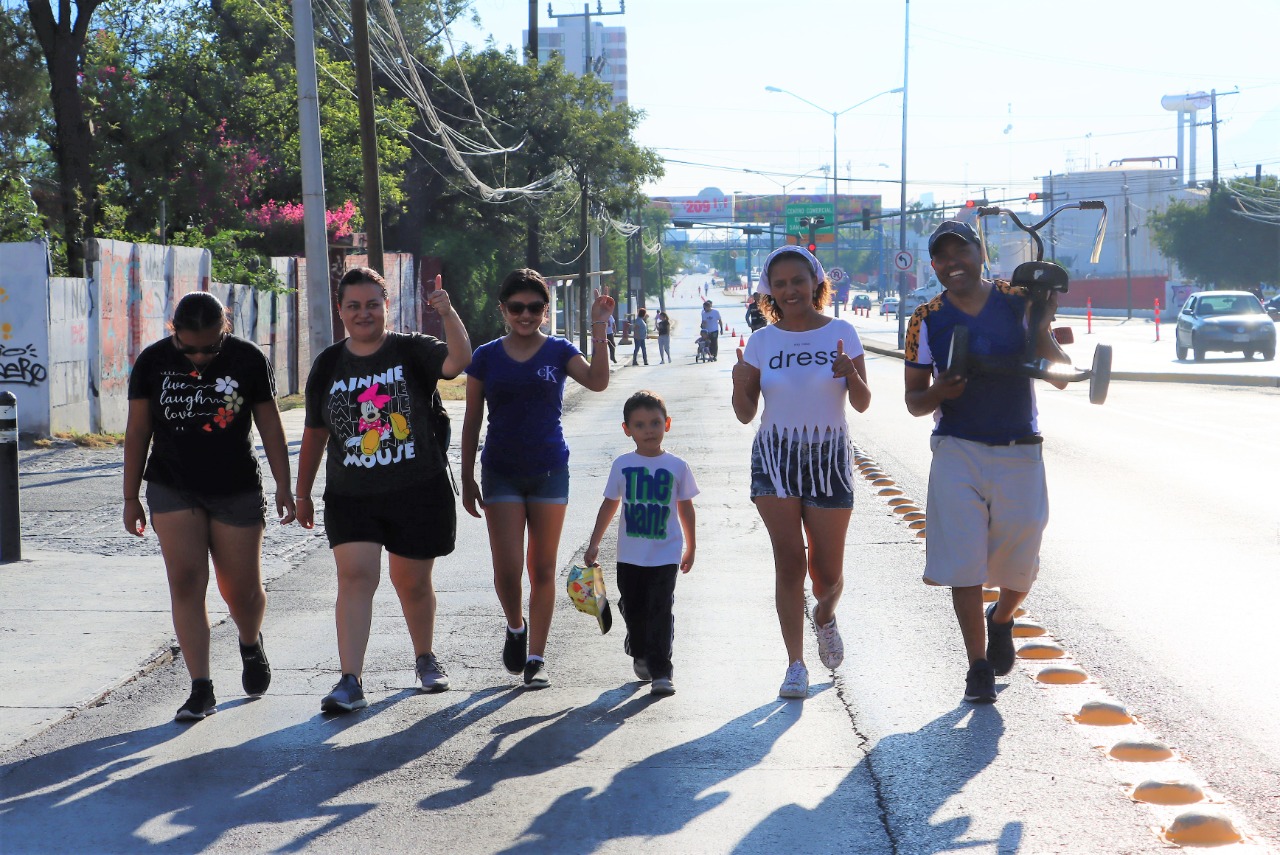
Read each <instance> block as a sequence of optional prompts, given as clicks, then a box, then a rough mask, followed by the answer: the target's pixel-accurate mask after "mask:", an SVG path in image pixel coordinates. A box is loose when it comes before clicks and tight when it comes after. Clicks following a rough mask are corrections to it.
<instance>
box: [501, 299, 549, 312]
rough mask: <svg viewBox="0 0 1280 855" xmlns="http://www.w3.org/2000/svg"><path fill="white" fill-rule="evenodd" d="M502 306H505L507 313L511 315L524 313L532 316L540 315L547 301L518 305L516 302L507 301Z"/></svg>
mask: <svg viewBox="0 0 1280 855" xmlns="http://www.w3.org/2000/svg"><path fill="white" fill-rule="evenodd" d="M502 305H504V306H506V307H507V311H508V312H510V313H511V314H513V315H523V314H524V313H525V312H528V313H530V314H532V315H540V314H542V311H543V309H545V308H547V301H546V300H534V301H533V302H532V303H520V302H517V301H516V300H508V301H507V302H505V303H503V304H502Z"/></svg>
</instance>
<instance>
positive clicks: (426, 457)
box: [297, 267, 471, 713]
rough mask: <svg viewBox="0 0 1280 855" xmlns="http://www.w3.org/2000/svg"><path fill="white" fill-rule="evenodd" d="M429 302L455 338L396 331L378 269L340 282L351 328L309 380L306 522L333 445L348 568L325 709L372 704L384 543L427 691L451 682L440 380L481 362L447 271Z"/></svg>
mask: <svg viewBox="0 0 1280 855" xmlns="http://www.w3.org/2000/svg"><path fill="white" fill-rule="evenodd" d="M427 302H428V303H429V304H430V305H431V307H432V308H433V309H435V310H436V312H438V313H439V315H440V317H441V319H442V320H443V321H444V328H445V332H446V333H447V335H448V344H445V342H442V341H440V340H439V339H436V338H433V337H431V336H425V335H405V334H402V333H395V332H390V331H388V330H387V289H386V287H385V285H384V284H383V280H382V276H381V275H380V274H379V273H378V272H377V271H376V270H373V269H371V268H368V267H356V268H353V269H351V270H348V271H347V272H346V274H345V275H344V276H343V277H342V280H341V281H340V282H339V283H338V313H339V315H340V316H341V317H342V323H343V325H344V326H345V327H346V328H347V338H346V339H344V340H342V341H340V342H338V343H337V344H335V345H332V346H331V347H329V348H326V349H325V350H324V351H323V352H322V353H321V354H320V355H319V356H318V357H317V358H316V361H315V363H314V364H313V365H312V367H311V376H310V377H309V378H308V380H307V427H306V430H305V431H304V432H303V435H302V448H301V449H300V450H299V452H298V489H297V501H298V522H299V523H301V524H302V526H303V527H304V528H311V527H312V526H314V525H315V508H314V506H313V505H312V503H311V488H312V486H313V485H314V483H315V477H316V473H317V472H318V471H319V469H320V460H321V458H322V457H323V456H324V453H325V449H326V446H327V448H328V453H329V461H328V465H327V467H326V469H325V479H326V483H325V491H324V502H325V520H324V527H325V534H327V535H328V538H329V546H330V547H331V548H332V549H333V558H334V562H335V563H336V564H337V566H338V599H337V604H336V606H335V609H336V612H337V615H336V618H337V620H336V623H337V627H338V661H339V663H340V666H341V668H342V674H341V675H340V677H339V679H338V682H337V683H336V684H334V687H333V690H332V691H330V692H329V694H327V695H325V697H324V698H323V699H322V700H321V701H320V709H321V710H322V711H324V712H332V713H339V712H350V711H351V710H355V709H360V708H362V707H365V706H368V701H366V700H365V697H364V688H363V684H362V683H361V673H362V672H363V671H364V655H365V650H366V648H367V647H368V645H369V627H370V622H371V621H372V619H373V594H374V591H376V590H377V588H378V580H379V578H380V576H381V567H382V550H383V549H386V551H387V555H388V563H389V564H390V567H391V584H392V585H393V586H394V587H395V589H396V594H397V595H398V596H399V597H400V607H401V609H402V610H403V612H404V619H405V623H406V624H407V625H408V627H409V636H410V638H411V639H412V640H413V646H414V655H415V657H416V662H415V664H416V668H417V672H418V680H419V684H420V687H421V690H422V691H424V692H440V691H444V690H445V689H447V688H449V677H448V675H447V674H446V673H445V670H444V668H443V667H442V666H441V665H440V663H439V662H438V661H437V660H436V656H435V653H434V651H433V650H432V641H433V635H434V627H435V611H436V593H435V588H434V587H433V586H432V582H431V570H432V567H433V566H434V563H435V559H436V558H437V557H439V556H441V555H448V554H449V553H450V552H452V551H453V546H454V538H455V533H456V522H457V510H456V508H455V506H454V498H453V491H452V489H451V488H450V486H449V473H448V472H447V471H446V468H447V463H446V461H445V458H444V450H443V449H441V448H440V444H439V442H438V440H437V438H436V436H435V435H434V430H433V427H434V426H433V420H432V415H431V413H432V403H433V398H434V395H433V393H434V392H435V390H436V382H437V381H438V380H440V379H442V378H445V379H448V378H453V377H457V376H458V375H459V374H461V373H462V370H463V369H464V368H466V367H467V366H468V365H469V364H470V363H471V341H470V340H469V339H468V338H467V330H466V328H465V327H463V325H462V320H461V319H460V318H459V317H458V313H457V312H455V311H454V310H453V307H452V306H451V305H450V303H449V295H448V294H447V293H445V292H444V291H442V290H440V277H439V276H437V277H436V281H435V288H434V290H432V291H431V293H430V294H429V295H428V296H427Z"/></svg>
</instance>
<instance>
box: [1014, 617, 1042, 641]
mask: <svg viewBox="0 0 1280 855" xmlns="http://www.w3.org/2000/svg"><path fill="white" fill-rule="evenodd" d="M1041 635H1044V627H1042V626H1041V625H1040V624H1038V623H1036V622H1035V621H1033V620H1020V621H1018V622H1017V623H1015V624H1014V625H1013V637H1014V638H1036V637H1038V636H1041Z"/></svg>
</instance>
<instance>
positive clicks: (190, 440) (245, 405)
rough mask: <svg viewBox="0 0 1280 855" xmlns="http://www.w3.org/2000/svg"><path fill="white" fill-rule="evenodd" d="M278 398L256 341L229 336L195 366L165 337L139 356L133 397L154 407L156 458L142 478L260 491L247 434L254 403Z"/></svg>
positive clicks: (217, 491)
mask: <svg viewBox="0 0 1280 855" xmlns="http://www.w3.org/2000/svg"><path fill="white" fill-rule="evenodd" d="M275 396H276V380H275V374H274V372H272V370H271V364H270V363H269V362H268V361H267V358H266V357H265V356H264V355H263V354H262V351H260V350H258V347H257V345H255V344H253V343H252V342H248V341H245V340H244V339H242V338H236V337H235V336H233V335H228V336H227V337H226V338H224V339H223V343H222V351H221V352H220V353H218V354H217V355H216V356H214V357H213V359H211V360H210V361H209V363H208V364H207V365H206V366H205V367H204V369H203V370H197V369H196V367H195V366H194V365H193V364H192V362H191V360H190V359H188V358H187V357H186V356H184V355H183V354H181V353H179V352H178V348H177V346H176V345H175V344H174V343H173V339H172V338H171V337H170V338H166V339H163V340H161V341H158V342H156V343H155V344H153V345H151V346H150V347H148V348H147V349H146V350H144V351H142V353H140V354H138V359H137V361H136V362H135V363H134V365H133V371H132V372H131V373H130V375H129V400H131V401H132V400H143V399H145V400H147V401H149V402H150V409H151V431H152V434H151V457H150V459H149V460H148V461H147V468H146V470H145V471H144V472H143V475H142V477H143V478H145V479H146V480H147V481H155V482H156V483H158V484H164V485H165V486H167V487H173V488H174V489H178V490H187V491H190V492H194V493H207V494H211V495H220V496H225V495H230V494H233V493H243V492H246V491H249V490H254V489H259V490H260V489H262V470H261V469H260V468H259V466H258V456H257V455H256V454H255V453H254V450H253V442H252V440H251V439H250V438H249V428H250V426H251V424H252V417H253V406H254V405H255V404H260V403H262V402H263V401H271V400H274V399H275Z"/></svg>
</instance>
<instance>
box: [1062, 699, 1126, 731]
mask: <svg viewBox="0 0 1280 855" xmlns="http://www.w3.org/2000/svg"><path fill="white" fill-rule="evenodd" d="M1075 720H1076V721H1078V722H1079V723H1080V724H1091V725H1094V726H1095V727H1114V726H1116V725H1121V724H1133V716H1131V715H1129V711H1128V710H1127V709H1125V706H1124V704H1118V703H1116V702H1115V701H1088V702H1086V703H1085V704H1083V705H1082V706H1081V707H1080V712H1078V713H1076V714H1075Z"/></svg>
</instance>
